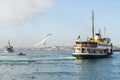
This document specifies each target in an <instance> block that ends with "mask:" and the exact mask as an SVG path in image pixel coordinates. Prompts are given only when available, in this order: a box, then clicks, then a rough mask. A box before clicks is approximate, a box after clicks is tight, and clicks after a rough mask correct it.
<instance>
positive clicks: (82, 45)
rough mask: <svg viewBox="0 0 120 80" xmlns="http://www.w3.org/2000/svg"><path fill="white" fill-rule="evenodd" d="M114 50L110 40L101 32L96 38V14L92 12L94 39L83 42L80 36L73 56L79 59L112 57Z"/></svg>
mask: <svg viewBox="0 0 120 80" xmlns="http://www.w3.org/2000/svg"><path fill="white" fill-rule="evenodd" d="M112 48H113V46H112V43H111V42H110V38H106V37H105V38H102V37H101V33H100V31H99V33H96V34H95V36H94V12H93V11H92V38H90V39H87V40H85V41H82V40H81V39H80V36H78V39H77V40H76V42H75V45H74V53H73V54H72V55H73V56H74V57H76V58H77V59H80V58H88V59H89V58H90V59H94V58H105V57H111V55H112V54H113V52H112Z"/></svg>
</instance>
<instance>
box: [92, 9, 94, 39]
mask: <svg viewBox="0 0 120 80" xmlns="http://www.w3.org/2000/svg"><path fill="white" fill-rule="evenodd" d="M92 39H94V11H93V10H92Z"/></svg>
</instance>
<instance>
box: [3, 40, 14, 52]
mask: <svg viewBox="0 0 120 80" xmlns="http://www.w3.org/2000/svg"><path fill="white" fill-rule="evenodd" d="M4 52H14V50H13V46H11V44H10V41H8V44H7V45H5V47H4Z"/></svg>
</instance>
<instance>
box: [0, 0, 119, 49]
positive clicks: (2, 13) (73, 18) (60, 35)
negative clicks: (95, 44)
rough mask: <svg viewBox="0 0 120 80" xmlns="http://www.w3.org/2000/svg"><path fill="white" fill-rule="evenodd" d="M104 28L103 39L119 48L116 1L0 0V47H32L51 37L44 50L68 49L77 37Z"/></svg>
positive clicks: (88, 34) (117, 5) (117, 7)
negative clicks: (93, 18)
mask: <svg viewBox="0 0 120 80" xmlns="http://www.w3.org/2000/svg"><path fill="white" fill-rule="evenodd" d="M92 10H94V14H95V32H98V29H99V28H101V32H103V30H104V27H106V31H107V36H108V37H110V38H111V39H112V42H113V43H114V44H115V45H120V43H119V42H120V37H119V35H120V0H0V47H4V45H5V44H6V43H7V41H8V40H10V41H11V44H12V45H13V46H14V47H32V46H33V45H34V44H36V43H37V42H38V41H40V40H41V39H42V38H43V37H44V36H46V35H47V34H49V33H52V36H51V37H50V38H49V39H48V40H47V41H46V43H47V46H52V45H60V46H61V45H65V46H72V45H73V44H74V41H75V39H76V38H77V37H78V35H80V36H81V38H82V39H85V38H86V37H87V36H88V37H91V13H92Z"/></svg>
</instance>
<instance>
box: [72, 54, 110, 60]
mask: <svg viewBox="0 0 120 80" xmlns="http://www.w3.org/2000/svg"><path fill="white" fill-rule="evenodd" d="M72 55H73V56H74V57H76V58H77V59H97V58H108V57H111V55H112V54H91V53H73V54H72Z"/></svg>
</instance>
